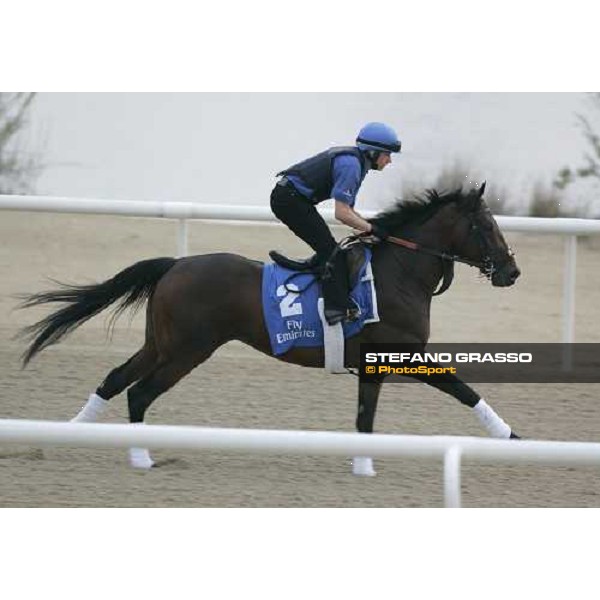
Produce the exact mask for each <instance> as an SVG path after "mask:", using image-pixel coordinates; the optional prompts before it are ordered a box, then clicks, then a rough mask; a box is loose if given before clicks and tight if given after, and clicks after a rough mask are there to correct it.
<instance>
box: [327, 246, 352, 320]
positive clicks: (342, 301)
mask: <svg viewBox="0 0 600 600" xmlns="http://www.w3.org/2000/svg"><path fill="white" fill-rule="evenodd" d="M322 283H323V300H324V303H325V319H326V320H327V322H328V323H329V324H330V325H336V324H337V323H341V322H342V321H344V320H346V319H347V318H348V308H349V299H348V296H349V294H350V290H349V281H348V265H347V263H346V255H345V254H344V252H337V253H336V255H335V257H334V259H333V265H332V268H331V270H330V272H329V273H328V274H326V275H325V278H324V279H323V282H322Z"/></svg>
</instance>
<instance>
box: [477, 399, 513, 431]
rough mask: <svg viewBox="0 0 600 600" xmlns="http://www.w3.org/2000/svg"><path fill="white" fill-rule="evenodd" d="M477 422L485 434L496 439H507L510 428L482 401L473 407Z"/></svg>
mask: <svg viewBox="0 0 600 600" xmlns="http://www.w3.org/2000/svg"><path fill="white" fill-rule="evenodd" d="M473 410H474V411H475V414H476V415H477V418H478V419H479V422H480V423H481V424H482V425H483V426H484V427H485V429H486V430H487V432H488V433H489V434H490V435H491V436H492V437H496V438H509V437H510V432H511V429H510V427H509V426H508V425H507V424H506V423H505V422H504V421H503V420H502V419H501V418H500V417H499V416H498V415H497V414H496V412H495V411H494V409H493V408H492V407H491V406H490V405H489V404H488V403H487V402H486V401H485V400H484V399H483V398H481V400H479V402H478V403H477V404H476V405H475V406H474V407H473Z"/></svg>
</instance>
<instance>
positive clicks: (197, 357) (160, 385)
mask: <svg viewBox="0 0 600 600" xmlns="http://www.w3.org/2000/svg"><path fill="white" fill-rule="evenodd" d="M218 346H219V344H216V345H214V346H213V347H211V348H209V349H205V350H203V351H196V352H195V353H192V352H189V353H186V352H182V351H180V352H179V353H178V354H177V355H176V356H175V357H173V358H171V359H169V360H168V362H163V363H162V364H159V365H158V366H157V368H156V369H155V370H153V371H152V372H151V373H149V374H148V375H146V376H144V377H143V378H142V379H140V380H139V381H138V382H137V383H136V384H135V385H133V386H131V387H130V388H129V389H128V390H127V403H128V406H129V420H130V422H131V423H132V424H133V425H141V424H142V423H143V422H144V416H145V414H146V411H147V410H148V408H149V407H150V405H151V404H152V403H153V402H154V400H156V398H158V397H159V396H160V395H161V394H164V393H165V392H166V391H167V390H169V389H170V388H172V387H173V386H174V385H175V384H176V383H177V382H178V381H179V380H180V379H182V378H183V377H185V375H187V374H188V373H189V372H190V371H191V370H192V369H194V368H195V367H196V366H198V365H199V364H200V363H202V362H204V361H205V360H206V359H207V358H208V357H209V356H210V355H211V354H212V353H213V352H214V351H215V350H216V349H217V347H218ZM129 459H130V463H131V466H132V467H135V468H140V469H149V468H150V467H152V466H154V461H153V460H152V459H151V458H150V453H149V452H148V450H147V449H146V448H130V450H129Z"/></svg>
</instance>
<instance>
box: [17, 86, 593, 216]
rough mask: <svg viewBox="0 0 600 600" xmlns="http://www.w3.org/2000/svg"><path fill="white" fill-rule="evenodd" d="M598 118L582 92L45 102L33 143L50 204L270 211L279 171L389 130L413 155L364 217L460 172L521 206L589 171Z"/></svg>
mask: <svg viewBox="0 0 600 600" xmlns="http://www.w3.org/2000/svg"><path fill="white" fill-rule="evenodd" d="M586 108H587V101H586V97H585V94H583V93H581V94H577V93H438V94H433V93H393V94H391V93H372V94H369V93H322V94H320V93H306V94H303V93H240V94H230V93H213V94H209V93H196V94H194V93H188V94H183V93H181V94H177V93H119V94H115V93H41V94H39V95H38V97H37V99H36V101H35V103H34V106H33V111H32V119H31V127H30V129H29V134H28V135H29V137H30V138H31V141H32V144H33V147H34V148H35V149H37V150H40V151H41V152H42V158H43V161H44V162H45V163H46V165H47V166H46V169H45V171H44V172H43V174H42V176H41V177H40V179H39V180H38V185H37V189H36V191H37V193H38V194H46V195H64V196H82V197H94V198H120V199H136V200H143V199H156V200H158V199H161V200H191V201H197V202H207V203H231V204H256V205H260V204H266V203H267V202H268V197H269V193H270V189H271V187H272V185H273V182H274V175H275V173H276V172H277V171H278V170H279V169H283V168H285V167H286V166H288V165H289V164H291V163H292V162H295V161H297V160H299V159H302V158H304V157H306V156H308V155H310V154H312V153H316V152H318V151H320V150H322V149H323V148H325V147H327V146H329V145H332V144H350V143H352V142H353V140H354V138H355V136H356V133H357V131H358V129H359V128H360V127H361V126H362V125H363V124H364V123H365V122H368V121H372V120H380V121H385V122H388V123H390V124H391V125H392V126H393V127H395V128H396V129H397V131H398V132H399V135H400V138H401V140H402V143H403V153H402V156H401V157H400V158H399V159H396V160H395V162H394V164H393V165H392V167H391V168H389V169H388V170H386V171H385V172H384V173H382V174H374V175H371V176H370V177H368V178H367V180H366V181H365V184H364V186H363V189H362V191H361V194H360V196H359V205H358V206H359V207H360V206H363V207H366V208H378V207H380V206H382V205H384V204H385V203H387V202H388V201H390V200H391V199H392V198H393V197H394V196H399V195H401V193H402V185H403V184H404V186H405V187H407V186H408V185H409V184H410V185H411V186H413V187H414V186H415V185H418V186H421V185H422V186H427V185H430V184H431V183H432V182H433V180H434V179H435V177H436V176H437V175H438V174H439V173H440V171H441V170H442V169H443V168H444V167H450V166H451V165H452V164H453V163H454V162H455V161H460V162H461V163H462V164H463V165H465V166H467V167H468V168H469V170H470V171H472V176H473V179H475V178H477V179H479V178H486V179H487V180H488V181H489V182H490V183H492V184H493V185H495V186H496V187H502V188H503V189H504V190H505V192H506V195H508V196H510V200H511V201H513V202H515V203H516V204H521V203H522V202H524V201H525V200H526V197H527V195H528V194H529V193H530V191H531V189H532V187H533V185H534V184H535V183H536V182H538V183H546V184H548V185H549V184H550V182H551V181H552V179H553V177H554V175H555V174H556V172H557V171H558V170H559V169H560V168H561V167H563V166H565V165H566V164H569V165H570V166H578V165H579V164H580V163H581V162H582V160H581V159H582V156H583V154H584V152H585V150H586V145H585V142H584V140H583V137H582V135H581V133H580V131H579V130H578V128H577V127H576V117H575V113H577V112H583V113H585V112H586ZM592 196H593V194H592V193H591V192H590V190H588V189H586V188H585V187H582V185H581V184H579V185H578V186H573V187H572V188H569V190H568V192H567V197H568V198H570V199H571V200H573V201H575V200H577V199H578V198H581V197H584V198H585V199H586V200H590V199H591V200H592V201H593V200H594V198H593V197H592ZM592 204H594V202H592ZM598 208H599V209H600V205H598Z"/></svg>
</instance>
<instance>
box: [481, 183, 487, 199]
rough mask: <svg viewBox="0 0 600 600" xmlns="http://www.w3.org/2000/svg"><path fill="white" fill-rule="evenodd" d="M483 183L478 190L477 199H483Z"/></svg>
mask: <svg viewBox="0 0 600 600" xmlns="http://www.w3.org/2000/svg"><path fill="white" fill-rule="evenodd" d="M485 183H486V182H485V181H484V182H483V183H482V184H481V187H480V188H479V197H480V198H483V192H485Z"/></svg>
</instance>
